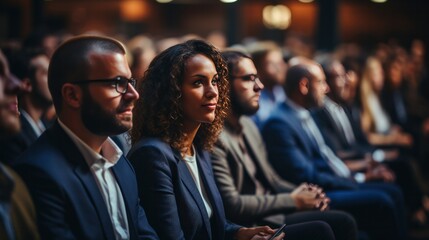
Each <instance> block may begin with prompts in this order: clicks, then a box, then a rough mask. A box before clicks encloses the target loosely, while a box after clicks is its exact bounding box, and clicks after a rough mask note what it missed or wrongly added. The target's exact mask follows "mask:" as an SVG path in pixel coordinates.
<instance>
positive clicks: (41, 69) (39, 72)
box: [30, 55, 52, 107]
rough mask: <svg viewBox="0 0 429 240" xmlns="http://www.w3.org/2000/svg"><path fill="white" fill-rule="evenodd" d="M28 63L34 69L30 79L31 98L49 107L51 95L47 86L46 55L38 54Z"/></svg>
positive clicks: (47, 63)
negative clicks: (31, 82)
mask: <svg viewBox="0 0 429 240" xmlns="http://www.w3.org/2000/svg"><path fill="white" fill-rule="evenodd" d="M30 65H31V66H32V67H33V68H34V70H35V71H34V75H33V80H32V81H33V83H34V84H32V95H33V100H34V101H37V102H38V103H39V104H40V105H42V106H45V107H49V106H51V105H52V96H51V93H50V92H49V88H48V67H49V58H48V57H47V56H46V55H38V56H36V57H35V58H33V59H32V60H31V62H30Z"/></svg>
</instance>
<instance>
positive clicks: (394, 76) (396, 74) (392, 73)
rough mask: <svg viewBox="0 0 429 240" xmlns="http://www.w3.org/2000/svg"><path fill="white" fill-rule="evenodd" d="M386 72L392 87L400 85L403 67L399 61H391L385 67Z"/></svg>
mask: <svg viewBox="0 0 429 240" xmlns="http://www.w3.org/2000/svg"><path fill="white" fill-rule="evenodd" d="M386 74H387V75H388V79H389V81H390V84H391V85H392V86H393V87H394V88H397V87H399V86H400V85H401V83H402V74H403V67H402V65H401V63H400V62H399V61H393V62H391V63H390V64H389V66H388V68H387V72H386Z"/></svg>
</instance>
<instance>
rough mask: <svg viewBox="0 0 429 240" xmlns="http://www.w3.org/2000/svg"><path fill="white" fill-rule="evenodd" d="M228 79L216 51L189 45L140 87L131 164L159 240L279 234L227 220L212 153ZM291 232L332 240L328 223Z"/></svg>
mask: <svg viewBox="0 0 429 240" xmlns="http://www.w3.org/2000/svg"><path fill="white" fill-rule="evenodd" d="M226 75H227V68H226V65H225V62H224V61H223V60H222V57H221V55H220V53H219V51H218V50H217V49H215V48H214V47H213V46H212V45H210V44H208V43H206V42H204V41H201V40H189V41H187V42H185V43H181V44H178V45H175V46H172V47H170V48H168V49H166V50H165V51H163V52H161V53H160V54H159V55H158V56H157V57H155V59H154V60H153V61H152V62H151V64H150V66H149V68H148V70H147V72H146V74H145V76H144V78H143V79H142V81H141V85H140V86H139V87H138V92H139V93H140V96H141V99H140V100H139V101H138V102H137V103H136V108H135V112H134V114H135V119H133V124H135V125H134V127H133V129H132V131H131V140H132V143H133V147H132V149H131V150H130V152H129V154H128V157H129V159H130V161H131V163H132V165H133V166H134V169H135V171H136V176H137V182H138V187H139V195H140V197H141V199H142V202H141V204H142V206H143V207H144V209H145V210H146V211H147V214H148V220H149V222H150V224H151V226H153V228H154V229H155V231H156V232H157V234H158V235H159V237H160V238H161V239H188V240H191V239H215V240H222V239H239V240H241V239H269V238H270V237H271V235H272V234H273V233H274V230H273V229H271V228H270V227H268V226H261V227H250V228H246V227H242V226H240V225H236V224H233V223H231V222H229V221H227V220H226V218H225V213H224V208H223V203H222V199H221V196H220V194H219V191H218V189H217V187H216V183H215V180H214V178H213V171H212V167H211V163H210V158H209V155H208V152H207V151H208V150H211V149H212V147H213V144H214V143H215V141H216V139H217V137H218V135H219V132H220V130H221V129H222V125H223V119H224V118H225V116H226V114H227V111H228V105H229V99H228V89H229V86H228V82H227V80H226ZM290 228H291V232H292V233H291V234H294V233H293V231H295V229H298V228H299V229H300V230H299V231H301V232H305V231H304V230H303V229H311V230H312V231H317V232H318V233H319V236H321V237H320V238H319V239H334V237H333V234H332V230H331V229H330V227H329V225H327V224H326V223H324V222H311V223H307V224H303V225H300V226H298V227H295V228H294V227H290ZM286 231H287V233H286V235H287V236H288V239H289V238H290V237H289V230H288V228H286ZM283 237H284V234H283V233H282V234H280V235H279V236H278V237H276V238H275V239H276V240H279V239H282V238H283ZM290 239H293V237H292V238H290ZM295 239H299V238H295Z"/></svg>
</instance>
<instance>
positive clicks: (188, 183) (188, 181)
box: [173, 150, 212, 237]
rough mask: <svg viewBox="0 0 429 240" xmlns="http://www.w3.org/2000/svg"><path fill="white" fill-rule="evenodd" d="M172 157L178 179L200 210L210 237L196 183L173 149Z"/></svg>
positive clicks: (201, 174) (178, 154)
mask: <svg viewBox="0 0 429 240" xmlns="http://www.w3.org/2000/svg"><path fill="white" fill-rule="evenodd" d="M173 151H174V150H173ZM174 157H175V158H176V160H177V168H178V170H179V173H180V179H181V181H182V182H183V184H184V185H185V187H186V189H188V191H189V193H190V194H191V196H192V198H193V199H194V201H195V202H196V203H197V207H198V209H199V210H200V213H201V216H202V218H203V221H204V225H205V226H206V230H207V233H208V235H209V237H211V236H212V234H211V226H210V219H209V216H208V215H207V210H206V207H205V205H204V202H203V199H202V197H201V195H200V192H199V191H198V188H197V185H196V184H195V181H194V178H193V177H192V175H191V173H190V172H189V169H188V166H186V163H185V161H184V160H183V159H182V156H181V155H180V153H179V152H178V151H174ZM197 161H198V157H197ZM203 175H204V173H200V177H201V178H204V177H203Z"/></svg>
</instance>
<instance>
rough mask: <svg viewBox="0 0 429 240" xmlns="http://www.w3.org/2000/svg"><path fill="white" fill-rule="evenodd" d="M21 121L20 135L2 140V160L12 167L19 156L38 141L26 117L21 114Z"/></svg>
mask: <svg viewBox="0 0 429 240" xmlns="http://www.w3.org/2000/svg"><path fill="white" fill-rule="evenodd" d="M19 121H20V122H21V130H20V132H19V133H17V134H14V135H12V136H10V137H7V138H2V139H0V146H1V149H2V150H1V151H0V159H1V161H2V162H3V163H6V164H8V165H12V164H13V162H14V161H15V160H16V159H17V158H18V157H19V155H21V154H22V153H23V152H24V151H25V150H26V149H27V148H28V147H30V145H31V144H33V143H34V142H35V141H36V140H37V135H36V133H35V132H34V130H33V128H32V127H31V125H30V123H29V122H28V121H27V119H26V118H25V117H24V115H22V114H21V115H20V116H19Z"/></svg>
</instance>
